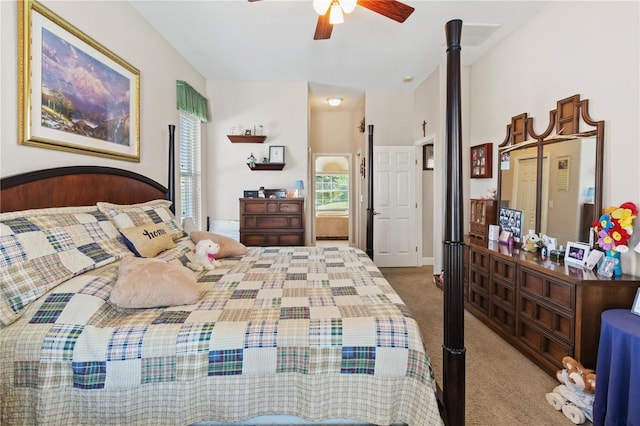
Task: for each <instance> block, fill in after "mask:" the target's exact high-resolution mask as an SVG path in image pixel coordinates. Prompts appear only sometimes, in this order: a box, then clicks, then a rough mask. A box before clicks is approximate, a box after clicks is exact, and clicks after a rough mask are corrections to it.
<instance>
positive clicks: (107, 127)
mask: <svg viewBox="0 0 640 426" xmlns="http://www.w3.org/2000/svg"><path fill="white" fill-rule="evenodd" d="M18 42H19V46H18V47H19V51H18V55H19V58H18V63H19V64H20V67H21V68H20V70H19V74H20V75H19V78H18V86H19V87H18V105H19V113H18V115H19V117H18V120H19V130H18V133H19V134H18V143H19V144H22V145H31V146H38V147H42V148H50V149H56V150H62V151H69V152H77V153H84V154H89V155H98V156H102V157H110V158H117V159H122V160H128V161H136V162H137V161H140V72H139V71H138V70H137V69H136V68H135V67H133V66H131V65H130V64H128V63H127V62H125V61H124V60H122V59H121V58H119V57H118V56H117V55H115V54H114V53H113V52H111V51H109V50H108V49H107V48H105V47H104V46H103V45H101V44H100V43H98V42H97V41H95V40H93V39H92V38H90V37H89V36H87V35H86V34H84V33H83V32H81V31H80V30H78V29H77V28H76V27H74V26H73V25H72V24H70V23H69V22H67V21H65V20H64V19H63V18H61V17H60V16H58V15H56V14H55V13H53V12H52V11H50V10H49V9H47V8H46V7H44V6H43V5H41V4H40V3H38V2H35V1H19V2H18Z"/></svg>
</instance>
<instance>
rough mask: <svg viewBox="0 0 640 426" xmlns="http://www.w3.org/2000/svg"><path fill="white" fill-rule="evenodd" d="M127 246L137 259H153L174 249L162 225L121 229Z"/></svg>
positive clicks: (171, 240)
mask: <svg viewBox="0 0 640 426" xmlns="http://www.w3.org/2000/svg"><path fill="white" fill-rule="evenodd" d="M120 232H121V233H122V235H123V236H124V239H125V242H126V243H127V246H128V247H129V248H130V249H131V251H132V252H134V253H135V254H136V256H138V257H154V256H155V255H156V254H158V253H160V252H163V251H165V250H166V249H170V248H174V247H175V246H176V245H175V244H174V243H173V238H171V235H170V234H169V229H168V228H167V225H165V224H164V223H158V224H150V225H140V226H136V227H134V228H127V229H122V230H121V231H120Z"/></svg>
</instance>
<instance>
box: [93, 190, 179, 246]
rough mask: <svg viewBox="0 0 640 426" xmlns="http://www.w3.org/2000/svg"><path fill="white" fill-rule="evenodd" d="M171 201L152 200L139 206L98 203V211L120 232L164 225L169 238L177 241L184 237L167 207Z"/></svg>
mask: <svg viewBox="0 0 640 426" xmlns="http://www.w3.org/2000/svg"><path fill="white" fill-rule="evenodd" d="M171 204H172V203H171V201H168V200H153V201H148V202H146V203H140V204H128V205H121V204H112V203H105V202H99V203H97V205H98V209H99V210H100V211H101V212H104V213H105V214H106V215H107V216H108V217H109V218H111V220H112V221H113V222H114V223H115V225H116V228H118V229H119V230H120V231H122V230H123V229H127V228H133V227H135V226H140V225H149V224H152V223H164V224H165V225H167V228H168V229H169V233H170V234H171V238H173V239H174V240H177V239H178V238H180V237H183V236H184V235H185V233H184V230H183V229H182V227H181V226H180V224H179V223H178V220H177V219H176V217H175V215H174V214H173V212H171V210H170V209H169V207H171Z"/></svg>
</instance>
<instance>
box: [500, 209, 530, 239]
mask: <svg viewBox="0 0 640 426" xmlns="http://www.w3.org/2000/svg"><path fill="white" fill-rule="evenodd" d="M523 218H524V212H523V211H522V210H516V209H508V208H506V207H500V211H499V214H498V225H500V229H501V230H502V231H509V232H511V233H512V234H513V239H514V240H515V241H518V242H519V241H520V237H522V221H523Z"/></svg>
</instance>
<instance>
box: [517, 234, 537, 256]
mask: <svg viewBox="0 0 640 426" xmlns="http://www.w3.org/2000/svg"><path fill="white" fill-rule="evenodd" d="M541 245H542V238H540V236H539V235H538V234H531V235H527V236H526V237H525V241H524V243H523V244H522V249H523V250H524V251H529V252H532V253H535V252H537V251H538V247H540V246H541Z"/></svg>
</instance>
